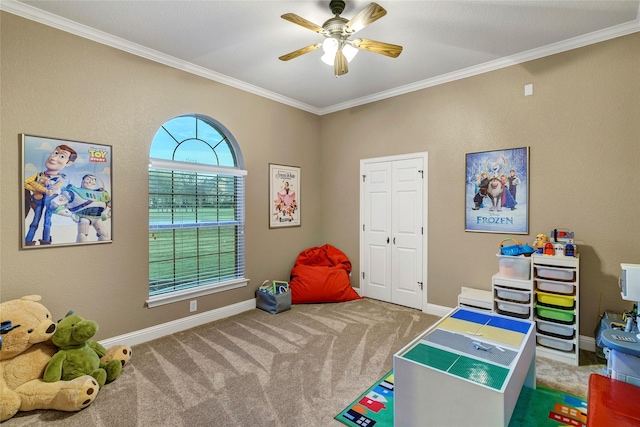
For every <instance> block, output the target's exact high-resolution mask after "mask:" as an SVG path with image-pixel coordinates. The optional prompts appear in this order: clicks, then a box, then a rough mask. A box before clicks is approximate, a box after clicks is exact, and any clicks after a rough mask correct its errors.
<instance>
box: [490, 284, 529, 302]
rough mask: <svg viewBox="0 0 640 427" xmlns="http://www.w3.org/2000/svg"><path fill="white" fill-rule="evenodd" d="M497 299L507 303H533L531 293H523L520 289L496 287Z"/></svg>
mask: <svg viewBox="0 0 640 427" xmlns="http://www.w3.org/2000/svg"><path fill="white" fill-rule="evenodd" d="M494 290H495V294H496V297H497V298H499V299H501V300H506V301H516V302H520V303H524V304H528V303H529V302H531V292H528V291H521V290H519V289H511V288H501V287H498V286H496V287H495V288H494Z"/></svg>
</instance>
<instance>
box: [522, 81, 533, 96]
mask: <svg viewBox="0 0 640 427" xmlns="http://www.w3.org/2000/svg"><path fill="white" fill-rule="evenodd" d="M529 95H533V83H529V84H526V85H524V96H529Z"/></svg>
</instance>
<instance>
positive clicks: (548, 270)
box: [535, 265, 576, 281]
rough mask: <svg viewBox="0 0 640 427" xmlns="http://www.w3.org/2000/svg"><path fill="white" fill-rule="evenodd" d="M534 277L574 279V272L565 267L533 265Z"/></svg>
mask: <svg viewBox="0 0 640 427" xmlns="http://www.w3.org/2000/svg"><path fill="white" fill-rule="evenodd" d="M535 271H536V272H535V275H536V277H541V278H543V279H551V280H564V281H575V280H576V272H575V270H570V269H566V268H557V267H547V266H544V265H536V266H535Z"/></svg>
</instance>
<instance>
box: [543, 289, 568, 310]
mask: <svg viewBox="0 0 640 427" xmlns="http://www.w3.org/2000/svg"><path fill="white" fill-rule="evenodd" d="M536 299H537V300H538V302H539V303H541V304H545V305H552V306H556V307H562V308H573V307H574V306H575V304H576V300H575V296H574V295H558V294H550V293H548V292H541V291H538V292H537V293H536Z"/></svg>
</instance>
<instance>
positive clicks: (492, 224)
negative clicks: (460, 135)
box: [465, 147, 529, 234]
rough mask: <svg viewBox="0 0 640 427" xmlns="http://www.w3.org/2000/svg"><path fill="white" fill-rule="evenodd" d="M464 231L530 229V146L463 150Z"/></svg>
mask: <svg viewBox="0 0 640 427" xmlns="http://www.w3.org/2000/svg"><path fill="white" fill-rule="evenodd" d="M465 160H466V168H465V170H466V182H465V184H466V185H465V231H477V232H486V233H507V234H528V233H529V147H522V148H509V149H504V150H494V151H483V152H479V153H467V154H466V159H465Z"/></svg>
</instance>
